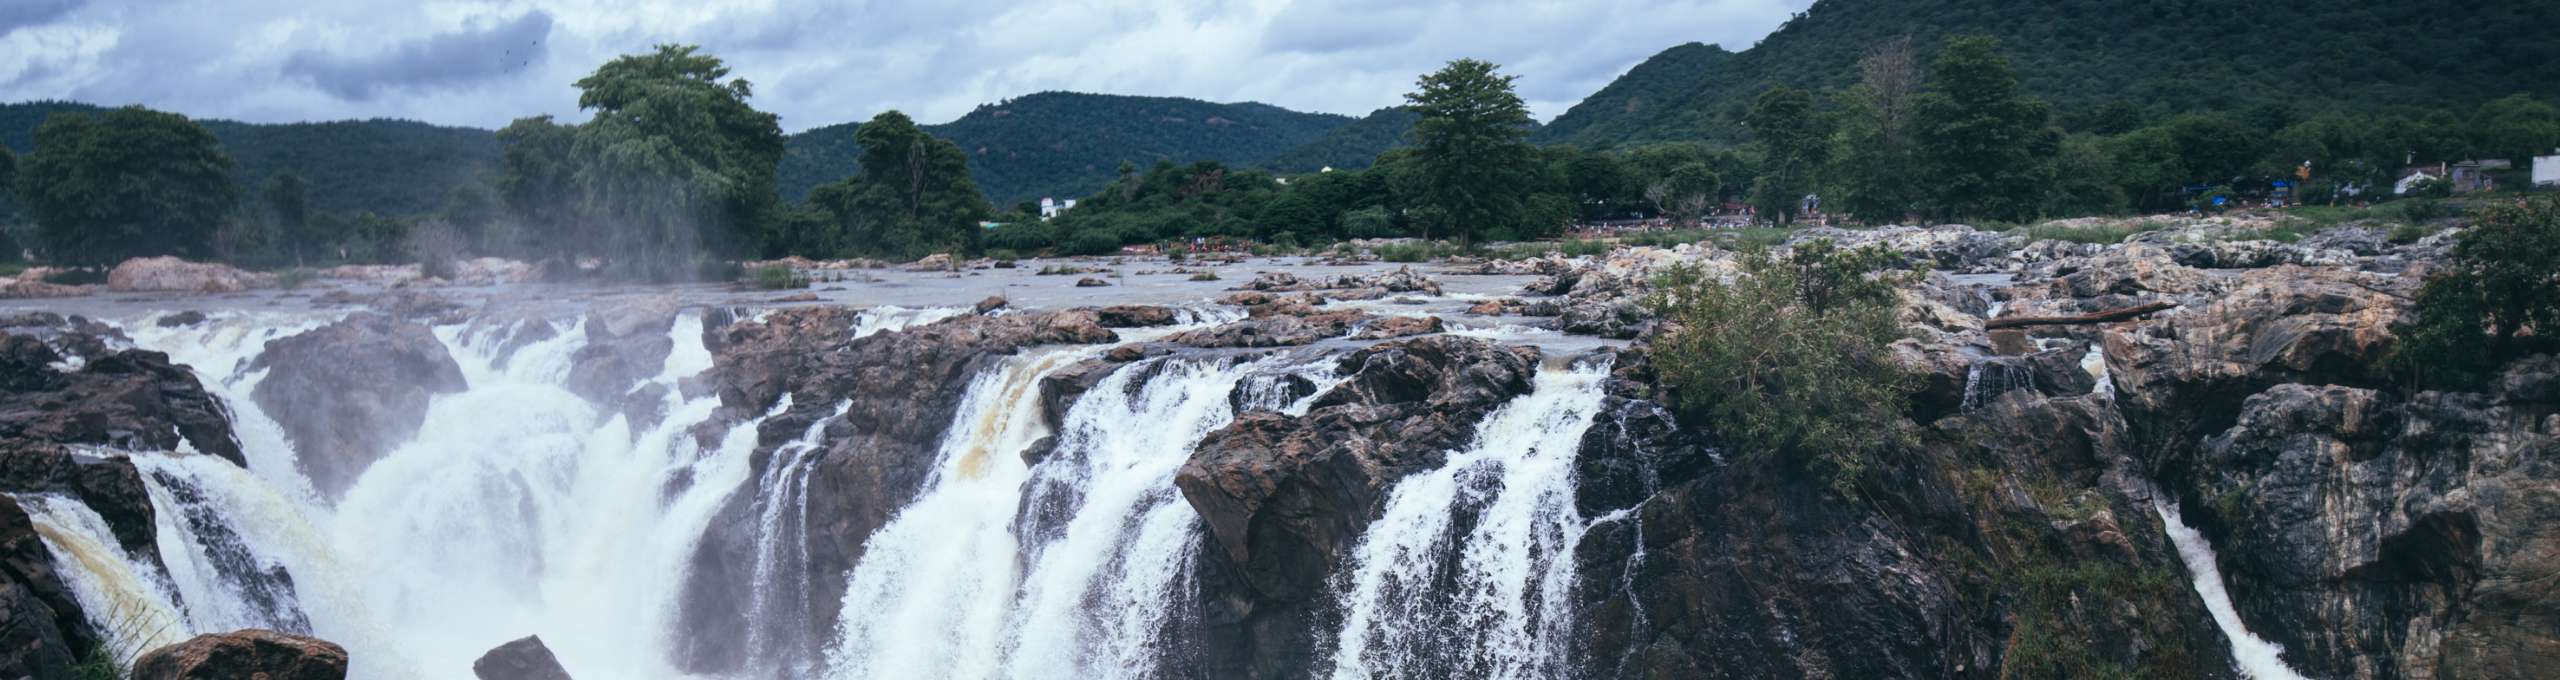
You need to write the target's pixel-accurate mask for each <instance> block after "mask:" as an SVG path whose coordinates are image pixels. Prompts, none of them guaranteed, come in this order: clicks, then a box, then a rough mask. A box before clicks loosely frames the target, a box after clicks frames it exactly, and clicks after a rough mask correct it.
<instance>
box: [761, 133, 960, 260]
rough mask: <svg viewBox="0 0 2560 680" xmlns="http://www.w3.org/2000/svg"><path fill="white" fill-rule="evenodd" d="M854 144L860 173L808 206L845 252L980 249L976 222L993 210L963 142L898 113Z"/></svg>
mask: <svg viewBox="0 0 2560 680" xmlns="http://www.w3.org/2000/svg"><path fill="white" fill-rule="evenodd" d="M854 139H855V140H856V141H857V142H859V143H860V144H862V148H863V150H862V157H861V159H860V164H861V166H862V172H861V174H859V175H855V176H853V177H849V178H846V179H844V180H841V181H838V182H836V183H834V184H828V185H823V186H820V187H818V188H817V189H815V190H812V191H811V192H810V193H809V203H810V204H811V205H814V206H818V207H820V208H822V209H824V210H826V211H827V212H828V213H829V214H831V215H833V216H834V218H835V219H834V221H835V224H836V226H837V231H838V232H839V235H838V236H837V238H836V239H835V241H834V242H835V243H837V244H839V245H840V247H841V248H842V249H843V250H844V251H845V252H848V253H860V254H868V255H884V256H890V257H900V258H905V257H916V256H921V255H925V254H929V253H935V252H955V253H961V254H974V253H976V252H978V251H979V250H980V249H981V248H982V246H983V243H984V239H983V236H982V235H981V231H982V230H981V229H980V228H979V223H980V222H984V221H986V220H987V219H988V218H990V217H992V216H993V215H995V208H994V207H992V206H989V205H987V199H986V196H985V195H983V194H980V193H978V185H977V184H976V183H975V182H974V181H972V180H971V179H970V178H969V158H968V155H967V154H965V153H963V152H962V151H961V150H960V147H959V146H958V145H955V144H952V143H951V141H950V140H946V139H941V138H937V137H934V136H933V135H931V134H927V133H926V132H925V131H924V130H923V129H922V128H919V127H916V123H915V121H914V120H912V119H909V118H908V117H907V115H906V114H903V113H899V112H896V111H888V112H883V113H881V114H880V115H878V116H874V117H872V119H871V121H870V122H866V123H863V124H862V126H861V127H860V128H857V129H856V130H855V131H854ZM797 241H798V242H800V243H803V244H806V243H809V242H810V241H808V240H807V239H805V238H803V239H797ZM768 250H769V251H776V252H772V253H771V254H775V255H780V254H784V252H782V251H787V250H788V249H787V248H783V249H780V251H777V250H776V249H774V248H768ZM812 254H818V255H826V254H829V253H812Z"/></svg>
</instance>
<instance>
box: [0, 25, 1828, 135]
mask: <svg viewBox="0 0 2560 680" xmlns="http://www.w3.org/2000/svg"><path fill="white" fill-rule="evenodd" d="M48 2H51V3H52V4H51V5H48V6H49V7H51V6H60V7H62V8H63V9H60V10H58V11H48V12H44V13H34V12H29V13H27V15H28V16H29V17H32V18H30V19H26V20H24V21H21V22H20V23H22V24H25V25H23V26H13V27H11V28H10V29H9V30H8V32H7V33H0V100H9V101H14V100H22V99H39V98H69V99H80V100H85V101H92V102H95V103H100V104H110V105H118V104H133V103H139V104H144V105H148V106H153V107H158V108H164V109H169V110H174V111H179V112H183V113H187V114H189V115H195V116H205V117H222V118H236V119H243V120H253V121H293V120H318V119H336V118H365V117H396V118H411V119H417V120H424V121H428V122H433V123H441V124H450V125H472V126H479V127H497V126H501V125H504V124H505V123H506V122H507V121H508V120H511V119H514V118H517V117H520V116H528V115H535V114H544V113H548V114H553V115H556V116H561V117H564V118H569V119H578V118H581V117H582V116H580V115H578V113H577V111H576V101H577V95H576V92H575V90H574V89H573V88H572V87H571V85H570V83H572V82H574V81H576V80H577V79H578V78H579V77H580V76H582V75H584V74H585V73H586V72H587V71H590V70H592V69H594V67H595V66H596V65H597V64H599V63H602V62H603V61H604V60H606V59H610V58H612V57H613V56H614V55H617V54H625V53H631V52H637V51H642V50H646V49H648V48H649V47H650V46H651V45H653V44H657V43H662V42H684V43H697V44H701V45H703V46H704V47H705V49H707V50H709V51H711V52H712V53H714V54H717V55H720V56H721V57H723V58H725V59H727V60H728V61H729V63H730V65H731V67H732V68H733V69H734V70H735V71H736V72H737V74H738V75H739V76H742V77H745V78H747V79H749V80H752V81H754V82H755V83H756V85H757V88H756V91H757V96H756V104H757V106H759V107H761V108H764V109H766V110H769V111H774V112H777V113H780V114H781V115H782V117H783V127H784V128H786V129H790V130H802V129H807V128H810V127H815V126H819V125H826V124H832V123H839V122H847V121H858V120H862V119H866V118H868V117H870V116H871V115H872V114H874V113H877V112H879V111H881V110H884V109H890V108H896V109H900V110H904V111H907V112H908V113H910V114H911V115H914V116H915V117H916V118H917V119H919V120H923V121H928V122H939V121H945V120H950V119H952V118H955V117H958V116H959V115H960V114H963V113H966V112H968V111H969V109H971V108H973V107H975V106H977V105H979V104H982V103H987V102H991V101H996V100H1000V99H1004V98H1007V97H1014V96H1019V95H1023V94H1028V93H1031V92H1037V91H1043V90H1075V91H1085V92H1108V93H1115V94H1143V95H1168V96H1183V97H1196V98H1201V99H1209V100H1214V101H1245V100H1252V101H1262V102H1268V103H1271V104H1276V105H1280V106H1285V107H1289V108H1293V109H1299V110H1309V111H1328V112H1334V113H1344V114H1352V115H1358V114H1363V113H1367V112H1368V111H1370V110H1373V109H1376V108H1378V107H1382V106H1390V105H1394V104H1396V103H1398V102H1399V101H1401V98H1402V96H1403V93H1404V92H1405V91H1407V90H1409V89H1410V88H1411V86H1412V82H1413V79H1414V77H1415V76H1417V75H1420V74H1421V73H1423V72H1425V71H1429V70H1431V69H1433V68H1437V67H1438V66H1439V65H1440V64H1442V63H1444V62H1446V61H1448V60H1450V59H1455V58H1459V57H1474V58H1479V59H1487V60H1490V61H1494V62H1496V63H1499V64H1502V65H1503V66H1504V70H1505V71H1507V72H1509V73H1512V74H1515V75H1518V76H1520V80H1519V85H1520V88H1521V94H1522V96H1523V97H1524V98H1526V99H1528V100H1529V103H1530V106H1531V108H1532V110H1533V111H1535V112H1536V113H1537V114H1538V115H1539V117H1541V118H1549V117H1553V116H1554V115H1556V114H1558V113H1562V112H1563V111H1564V110H1565V109H1566V108H1567V107H1569V106H1571V105H1572V104H1573V103H1574V102H1575V101H1578V100H1580V98H1581V97H1583V96H1585V95H1587V94H1589V93H1591V92H1592V91H1593V90H1596V89H1599V88H1600V87H1601V86H1602V85H1605V84H1607V83H1608V81H1609V80H1610V79H1611V78H1613V77H1615V76H1616V75H1617V74H1619V73H1623V72H1625V70H1626V69H1627V68H1628V67H1630V66H1633V65H1634V64H1635V63H1637V62H1639V61H1642V60H1643V59H1644V58H1645V57H1648V56H1651V55H1652V54H1653V53H1655V52H1658V51H1661V50H1663V49H1665V48H1668V47H1671V46H1672V45H1675V44H1679V43H1683V42H1689V41H1704V42H1713V43H1721V44H1724V45H1725V46H1727V47H1730V48H1735V49H1740V48H1742V47H1745V46H1748V45H1749V44H1750V43H1751V42H1753V41H1756V40H1758V39H1759V38H1760V37H1761V36H1763V35H1765V34H1766V33H1767V32H1768V31H1770V30H1772V29H1774V28H1775V27H1777V25H1778V24H1779V23H1781V22H1783V21H1784V20H1785V19H1786V18H1787V16H1788V15H1789V14H1790V13H1791V12H1793V11H1795V10H1800V9H1802V8H1803V7H1804V6H1805V5H1807V4H1809V2H1810V0H1584V1H1579V2H1574V1H1559V0H1493V1H1490V2H1460V1H1458V0H1370V1H1363V0H1286V1H1278V0H1275V1H1252V0H1207V1H1202V2H1185V1H1181V0H1011V1H997V0H943V1H938V2H931V1H928V2H883V1H880V0H868V1H859V2H855V3H850V4H848V3H838V2H827V1H822V0H690V1H687V0H667V1H662V2H647V3H632V2H618V1H609V0H429V1H427V2H410V1H405V0H345V1H342V2H335V3H308V2H303V1H301V0H231V1H229V2H223V3H163V2H155V1H153V0H90V1H89V2H87V3H85V4H83V3H77V2H58V1H53V0H48ZM211 4H219V5H220V6H218V7H216V6H208V5H211ZM535 29H541V30H539V31H536V30H535ZM535 32H538V33H541V34H543V35H544V36H546V37H545V39H544V40H543V41H542V42H543V44H542V45H541V46H540V50H539V52H538V53H537V54H535V55H533V56H529V57H527V56H517V55H510V54H508V53H506V52H505V50H506V49H508V46H509V45H510V44H511V43H510V42H509V41H514V40H518V39H521V38H522V36H524V35H526V34H528V33H535ZM501 38H503V39H501ZM493 49H494V50H497V51H498V52H499V53H497V54H487V53H486V52H488V51H490V50H493ZM500 66H504V68H501V67H500Z"/></svg>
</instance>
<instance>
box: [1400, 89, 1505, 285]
mask: <svg viewBox="0 0 2560 680" xmlns="http://www.w3.org/2000/svg"><path fill="white" fill-rule="evenodd" d="M1497 69H1498V67H1496V66H1494V65H1493V64H1492V63H1491V62H1485V61H1478V60H1474V59H1459V60H1456V61H1452V62H1449V65H1448V66H1446V67H1443V68H1441V69H1440V70H1439V71H1436V72H1433V73H1430V74H1426V75H1424V76H1422V78H1421V79H1420V80H1419V81H1417V82H1416V83H1415V89H1414V91H1413V92H1410V93H1407V94H1406V95H1405V103H1406V104H1407V105H1409V106H1411V107H1412V108H1413V110H1414V112H1415V113H1417V114H1420V115H1421V119H1420V120H1419V121H1416V122H1415V123H1414V126H1413V139H1414V152H1415V153H1414V155H1413V161H1414V165H1415V171H1416V174H1417V175H1418V176H1419V177H1421V178H1422V179H1423V180H1424V188H1423V190H1422V191H1421V192H1420V198H1421V200H1420V203H1421V206H1422V207H1423V208H1425V209H1427V210H1430V211H1431V213H1430V214H1429V215H1428V216H1426V217H1424V218H1423V223H1424V225H1425V235H1426V236H1428V235H1429V228H1430V227H1431V226H1440V227H1443V229H1442V233H1444V234H1446V235H1449V236H1455V237H1457V240H1458V242H1459V243H1461V244H1464V243H1467V242H1468V241H1469V240H1470V239H1472V238H1474V236H1475V234H1476V233H1477V232H1480V231H1483V230H1485V229H1489V228H1493V227H1496V226H1504V227H1508V226H1514V225H1517V224H1518V223H1520V222H1521V221H1522V220H1523V219H1524V218H1525V217H1526V215H1525V214H1524V213H1525V208H1526V207H1527V200H1526V199H1527V198H1528V196H1527V193H1528V192H1527V191H1526V190H1527V189H1528V188H1529V184H1530V181H1531V178H1530V177H1528V176H1525V175H1524V173H1523V172H1522V170H1523V169H1524V167H1525V166H1527V165H1528V164H1529V163H1528V161H1529V158H1530V155H1531V150H1530V147H1529V143H1528V141H1527V139H1528V135H1529V123H1530V119H1529V107H1528V105H1527V104H1525V103H1523V102H1522V101H1521V100H1520V95H1519V93H1518V92H1515V91H1513V89H1512V86H1511V81H1512V80H1513V79H1514V78H1515V76H1509V75H1504V74H1502V73H1500V72H1499V71H1498V70H1497Z"/></svg>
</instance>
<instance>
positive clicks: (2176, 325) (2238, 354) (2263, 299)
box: [2103, 266, 2412, 441]
mask: <svg viewBox="0 0 2560 680" xmlns="http://www.w3.org/2000/svg"><path fill="white" fill-rule="evenodd" d="M2411 284H2412V282H2406V281H2400V280H2396V279H2394V278H2393V277H2383V276H2377V275H2371V274H2363V273H2359V272H2352V271H2340V270H2336V269H2306V268H2300V267H2292V266H2286V267H2276V268H2270V269H2259V270H2251V271H2249V272H2247V273H2246V274H2245V275H2243V276H2242V277H2241V278H2239V279H2237V280H2236V281H2235V282H2234V283H2232V284H2231V286H2230V289H2229V291H2228V292H2225V293H2222V294H2219V295H2216V296H2214V297H2213V299H2212V300H2211V301H2210V302H2209V303H2207V304H2205V305H2203V306H2202V307H2201V308H2195V309H2185V310H2181V311H2179V312H2177V313H2173V314H2166V315H2160V316H2158V317H2154V318H2151V319H2147V320H2144V321H2141V322H2139V323H2134V324H2127V325H2123V326H2120V327H2118V328H2115V329H2110V330H2108V331H2106V333H2105V335H2104V340H2103V342H2104V344H2105V347H2106V357H2107V364H2108V367H2109V371H2110V373H2112V374H2113V376H2114V380H2115V384H2116V386H2117V388H2118V391H2119V393H2120V395H2121V396H2120V399H2121V401H2122V403H2123V405H2124V407H2125V409H2126V415H2127V417H2128V418H2134V419H2137V420H2142V421H2145V423H2146V424H2147V425H2149V424H2157V425H2159V426H2161V427H2167V428H2172V430H2164V432H2170V431H2174V433H2175V434H2174V438H2175V439H2176V440H2180V441H2192V440H2193V438H2195V437H2201V436H2203V435H2206V434H2210V433H2213V432H2219V431H2221V430H2223V429H2225V428H2226V427H2228V426H2229V424H2230V419H2231V418H2232V417H2234V416H2235V415H2237V414H2238V413H2239V412H2240V410H2239V406H2240V402H2241V400H2242V399H2244V398H2246V397H2248V396H2249V395H2252V394H2256V393H2257V392H2258V391H2259V390H2261V389H2264V388H2265V387H2267V386H2270V385H2274V384H2277V383H2284V382H2307V383H2315V384H2346V385H2373V384H2376V383H2377V382H2378V381H2380V380H2382V379H2383V378H2384V377H2385V376H2384V375H2383V359H2384V357H2385V356H2387V355H2388V354H2389V352H2390V350H2391V348H2392V347H2393V346H2395V345H2396V344H2397V341H2396V339H2395V338H2394V336H2393V335H2392V332H2391V327H2392V325H2393V324H2395V323H2397V322H2398V321H2399V319H2400V318H2401V316H2402V315H2403V314H2404V313H2405V311H2406V309H2407V307H2408V292H2407V287H2408V286H2410V285H2411Z"/></svg>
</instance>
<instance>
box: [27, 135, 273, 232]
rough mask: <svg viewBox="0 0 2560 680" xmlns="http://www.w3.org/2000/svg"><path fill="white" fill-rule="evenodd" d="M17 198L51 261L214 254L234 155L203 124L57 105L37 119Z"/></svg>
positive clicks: (232, 196) (232, 199) (231, 198)
mask: <svg viewBox="0 0 2560 680" xmlns="http://www.w3.org/2000/svg"><path fill="white" fill-rule="evenodd" d="M25 165H26V167H24V168H20V169H19V170H20V171H19V172H18V178H17V180H18V182H17V184H18V198H19V201H20V203H21V204H22V205H24V206H25V207H26V209H27V212H28V213H29V214H31V215H33V216H34V217H35V222H36V234H37V237H38V238H39V239H40V240H41V241H42V242H43V244H44V248H45V252H46V254H47V256H48V257H49V258H50V259H51V260H52V261H55V262H60V263H65V264H77V265H106V264H112V263H115V262H117V261H120V260H123V259H125V258H128V257H142V256H152V255H183V256H190V257H203V256H206V255H208V254H210V252H211V250H210V248H211V245H212V243H211V240H212V237H213V234H214V230H215V229H217V228H218V227H219V226H220V225H221V224H222V220H223V218H224V216H226V215H228V214H229V213H230V212H231V210H232V209H233V207H235V206H236V205H237V203H238V197H237V195H236V191H237V189H236V188H235V187H234V185H233V184H232V182H231V169H232V164H231V157H230V156H228V155H226V154H224V153H223V151H222V146H221V144H220V143H219V142H218V141H216V140H215V139H214V137H213V133H211V132H207V131H206V130H205V129H204V127H203V126H201V125H197V124H196V123H195V122H194V121H191V120H187V118H186V117H185V116H181V115H178V114H174V113H163V112H159V111H152V110H149V109H144V108H142V107H138V106H136V107H127V108H122V109H115V110H111V111H105V112H101V113H98V114H96V115H94V116H93V115H85V114H78V113H63V114H56V115H54V116H52V117H50V118H47V119H46V120H45V122H44V124H43V125H42V126H39V127H37V128H36V134H35V153H34V154H33V155H30V156H29V157H28V159H27V162H26V164H25Z"/></svg>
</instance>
